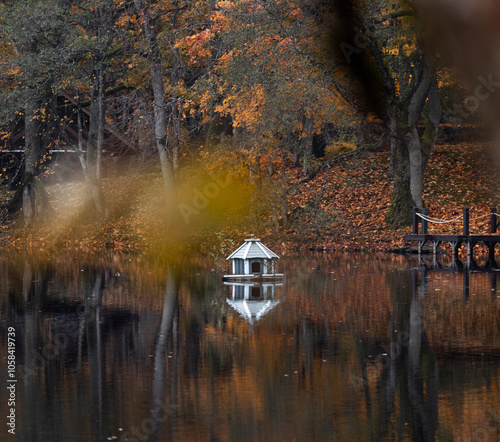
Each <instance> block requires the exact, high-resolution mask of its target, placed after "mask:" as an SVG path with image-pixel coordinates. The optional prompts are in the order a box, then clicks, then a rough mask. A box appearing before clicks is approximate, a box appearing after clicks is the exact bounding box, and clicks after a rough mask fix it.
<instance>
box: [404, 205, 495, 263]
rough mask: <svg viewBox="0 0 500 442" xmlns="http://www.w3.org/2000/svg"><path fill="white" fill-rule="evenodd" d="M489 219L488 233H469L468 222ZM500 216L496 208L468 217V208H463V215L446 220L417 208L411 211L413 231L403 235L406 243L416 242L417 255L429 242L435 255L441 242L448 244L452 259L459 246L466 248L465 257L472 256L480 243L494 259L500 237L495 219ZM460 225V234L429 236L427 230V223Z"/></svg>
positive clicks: (455, 255)
mask: <svg viewBox="0 0 500 442" xmlns="http://www.w3.org/2000/svg"><path fill="white" fill-rule="evenodd" d="M488 217H489V226H490V229H489V230H490V231H489V233H485V234H482V235H471V233H470V222H471V221H476V220H478V219H484V218H488ZM498 217H500V215H499V214H498V213H497V209H496V207H492V208H491V209H490V213H488V214H485V215H480V216H477V217H475V218H471V217H470V211H469V208H468V207H464V208H463V213H462V214H461V215H459V216H457V217H455V218H451V219H448V220H444V219H439V218H434V217H431V216H429V212H428V210H427V209H423V210H422V211H421V212H420V210H419V209H418V208H414V209H413V231H412V233H411V234H410V235H405V240H406V241H417V243H418V253H419V254H421V253H422V248H423V246H424V245H425V243H427V242H430V243H431V244H432V251H433V253H434V254H436V253H437V248H438V246H439V244H440V243H441V242H448V243H449V244H450V246H451V249H452V253H453V257H457V256H458V249H459V247H460V245H462V244H465V245H466V246H467V256H472V254H473V248H474V246H475V245H476V244H477V243H479V242H482V243H484V244H485V245H486V246H487V247H488V249H489V253H490V258H492V259H493V258H494V254H495V245H496V244H497V243H500V235H498V234H497V218H498ZM459 222H461V223H462V234H461V235H460V234H452V235H450V234H443V235H442V234H434V233H432V234H429V232H428V228H429V223H432V224H449V223H459ZM419 225H420V226H421V233H419Z"/></svg>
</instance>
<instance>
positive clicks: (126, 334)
mask: <svg viewBox="0 0 500 442" xmlns="http://www.w3.org/2000/svg"><path fill="white" fill-rule="evenodd" d="M282 261H283V262H282V263H281V264H282V265H281V269H282V270H284V272H285V274H286V281H285V283H284V284H283V285H266V286H253V287H251V286H250V287H249V286H247V287H245V286H235V285H224V284H223V283H222V281H221V274H222V273H223V272H222V271H221V272H218V271H216V270H215V269H213V268H211V266H213V263H210V262H205V263H203V262H201V263H200V262H198V263H194V262H191V263H176V265H173V264H172V263H171V264H170V265H167V264H164V263H159V262H148V261H147V260H145V259H142V260H140V259H137V260H135V259H134V260H129V259H128V258H116V257H115V258H110V259H103V260H102V261H100V262H95V263H93V264H92V265H88V263H82V262H79V261H76V260H64V259H59V260H35V259H33V258H28V257H21V256H11V257H5V258H4V259H2V260H0V314H1V322H0V357H1V360H2V361H3V362H2V363H1V366H0V380H1V381H0V382H2V383H3V384H4V387H2V389H0V392H1V393H0V414H1V415H2V416H4V417H6V416H8V415H9V413H10V407H9V406H8V400H9V391H8V390H7V389H6V388H5V387H6V386H8V385H9V384H8V383H7V379H8V372H7V355H8V353H7V348H8V347H7V345H8V343H7V333H8V328H9V327H13V328H14V329H15V333H16V364H17V368H16V379H17V384H16V391H15V400H16V404H15V415H16V420H15V422H16V436H15V438H14V437H11V435H9V433H7V430H8V428H9V427H8V426H7V419H5V418H4V419H3V422H4V423H3V424H2V428H0V432H1V435H2V436H1V437H0V440H4V439H6V440H7V437H10V438H11V440H19V441H88V440H99V441H100V440H103V441H105V440H114V439H119V440H134V441H137V440H142V441H145V440H151V441H153V440H156V441H167V440H196V441H197V440H200V441H202V440H210V441H219V440H220V441H224V440H230V441H232V440H238V441H240V440H250V441H267V440H269V441H293V440H296V441H313V440H318V441H326V440H340V441H365V440H366V441H369V440H375V441H377V440H422V441H430V440H457V441H460V440H463V441H471V440H472V441H474V440H477V441H484V440H491V441H495V440H500V324H499V313H500V309H499V306H500V294H499V293H498V292H497V288H496V281H497V274H498V272H497V271H496V270H495V269H494V268H491V266H490V267H485V268H484V269H480V268H479V267H478V266H473V265H471V263H469V264H470V265H469V266H467V265H465V268H464V267H463V266H457V265H456V263H436V262H434V263H433V262H432V261H429V262H421V263H419V262H417V261H416V260H406V259H404V258H402V257H392V256H379V257H377V256H375V257H373V256H370V257H368V256H335V257H317V256H316V257H302V258H300V259H291V258H290V259H286V260H282ZM4 436H5V437H4Z"/></svg>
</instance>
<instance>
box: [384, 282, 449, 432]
mask: <svg viewBox="0 0 500 442" xmlns="http://www.w3.org/2000/svg"><path fill="white" fill-rule="evenodd" d="M425 285H426V274H425V273H424V275H423V277H422V281H421V284H420V286H419V284H418V273H417V272H412V273H408V272H397V273H394V274H393V275H392V277H391V278H390V280H389V286H390V288H391V292H392V297H393V312H394V317H393V319H392V320H391V323H390V337H391V345H390V351H389V353H388V354H387V357H386V358H385V359H384V361H385V362H386V363H384V364H383V368H382V372H381V376H380V384H379V388H378V392H379V404H380V406H379V408H378V409H379V418H378V423H379V425H378V435H377V439H382V438H383V437H384V436H385V435H387V432H388V431H389V429H390V426H391V421H392V418H391V416H392V415H393V413H394V412H395V404H396V403H397V402H396V397H398V399H399V406H398V427H399V428H398V432H401V430H402V429H403V428H404V426H405V425H408V424H409V425H410V426H411V430H412V436H413V440H416V441H430V440H434V439H435V432H436V428H437V414H438V380H439V376H438V368H437V364H436V358H435V355H434V353H433V351H432V349H431V347H430V345H429V341H428V339H427V336H426V333H425V330H424V326H423V324H424V323H423V311H422V300H423V298H424V296H425Z"/></svg>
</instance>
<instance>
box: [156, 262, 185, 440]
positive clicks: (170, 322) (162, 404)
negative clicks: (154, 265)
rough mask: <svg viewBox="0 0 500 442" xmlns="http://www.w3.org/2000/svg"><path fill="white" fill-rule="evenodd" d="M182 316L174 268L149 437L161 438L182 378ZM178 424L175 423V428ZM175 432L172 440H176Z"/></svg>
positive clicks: (165, 307)
mask: <svg viewBox="0 0 500 442" xmlns="http://www.w3.org/2000/svg"><path fill="white" fill-rule="evenodd" d="M178 328H179V319H178V306H177V277H176V275H175V274H174V272H173V270H172V268H171V267H170V266H169V267H168V270H167V288H166V290H165V300H164V302H163V312H162V316H161V323H160V329H159V332H158V341H157V342H156V347H155V363H154V377H153V396H152V406H151V410H152V412H151V419H152V424H151V425H152V426H151V428H152V434H151V436H150V437H149V439H148V440H150V441H154V440H161V431H160V430H161V423H162V422H163V421H165V419H166V417H168V414H173V413H172V410H171V408H172V406H171V403H172V401H175V399H176V396H175V392H176V390H177V387H176V383H177V377H178V370H179V367H178V364H179V345H178V340H179V330H178ZM170 336H172V337H173V341H174V345H173V352H172V353H173V357H172V358H171V359H173V363H172V367H171V377H172V378H171V381H172V382H171V393H170V394H171V396H170V397H168V396H167V397H165V376H166V367H167V364H168V361H169V358H167V344H168V341H169V338H170ZM172 424H173V422H172ZM174 428H175V425H172V431H173V430H174ZM174 436H175V435H174V434H172V440H174V439H175V437H174Z"/></svg>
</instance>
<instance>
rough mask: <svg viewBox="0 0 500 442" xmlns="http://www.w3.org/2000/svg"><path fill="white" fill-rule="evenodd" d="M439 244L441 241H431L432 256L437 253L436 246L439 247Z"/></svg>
mask: <svg viewBox="0 0 500 442" xmlns="http://www.w3.org/2000/svg"><path fill="white" fill-rule="evenodd" d="M439 244H441V241H432V254H433V255H434V257H435V256H436V254H437V248H438V247H439Z"/></svg>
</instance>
